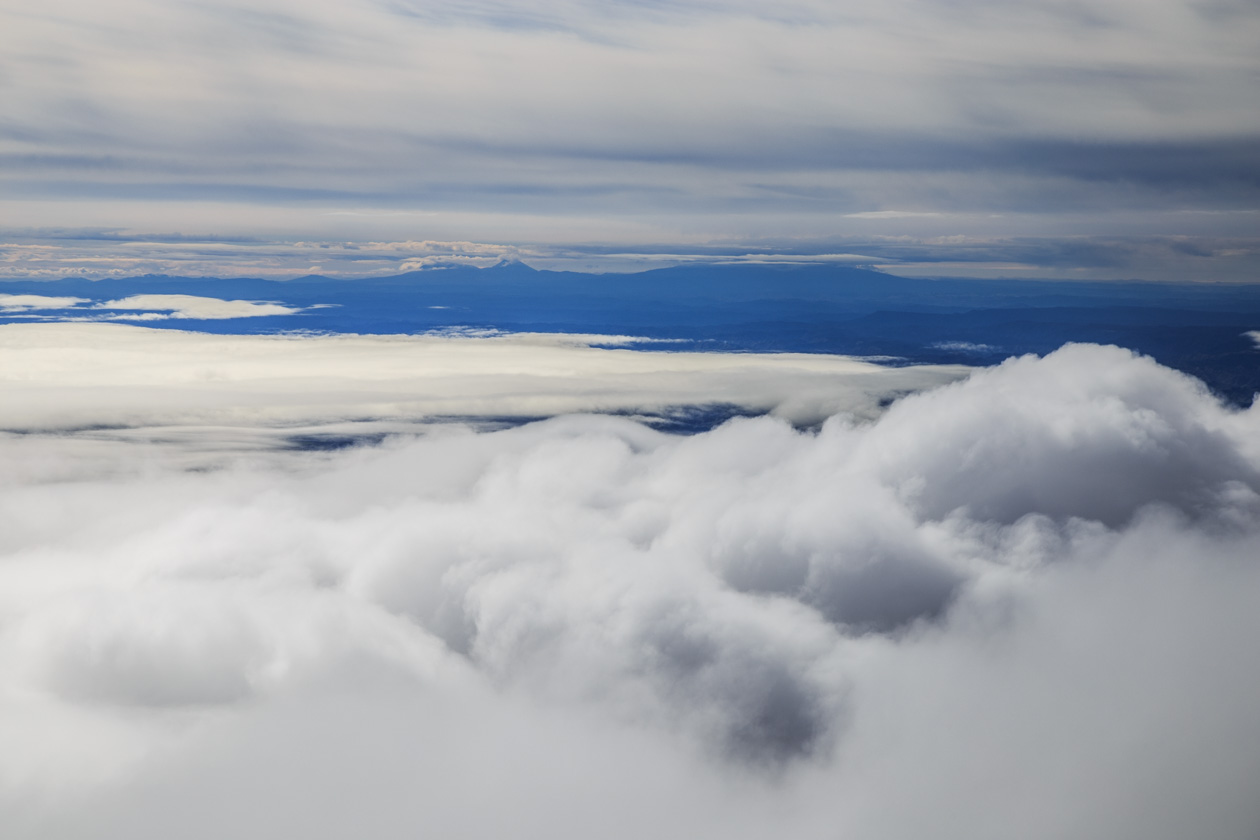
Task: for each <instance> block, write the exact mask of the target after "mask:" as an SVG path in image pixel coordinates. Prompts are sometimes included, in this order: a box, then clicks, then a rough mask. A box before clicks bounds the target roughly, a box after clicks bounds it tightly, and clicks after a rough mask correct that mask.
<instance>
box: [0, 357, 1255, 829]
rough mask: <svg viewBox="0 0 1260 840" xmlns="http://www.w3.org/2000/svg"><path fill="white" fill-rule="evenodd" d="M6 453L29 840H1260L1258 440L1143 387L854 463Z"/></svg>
mask: <svg viewBox="0 0 1260 840" xmlns="http://www.w3.org/2000/svg"><path fill="white" fill-rule="evenodd" d="M0 447H2V448H3V451H4V457H5V458H6V463H9V464H10V465H11V469H12V475H13V476H14V480H12V481H10V482H9V483H8V484H7V485H6V486H5V488H4V489H3V491H2V495H0V515H3V522H0V552H2V554H0V557H2V559H0V675H2V676H0V681H2V682H0V706H2V707H0V791H2V794H0V809H2V810H0V824H4V825H6V826H7V827H8V829H9V830H7V831H6V835H7V836H13V837H41V838H48V837H54V838H57V837H94V838H99V837H119V838H121V837H126V838H145V837H153V838H157V837H171V836H180V837H207V838H208V837H223V836H234V837H276V836H304V837H336V836H344V835H345V833H347V832H348V831H352V832H354V833H366V834H369V835H371V836H373V837H399V838H401V837H414V836H417V835H421V834H423V835H426V836H466V837H482V836H495V835H505V834H506V835H511V836H544V835H545V836H552V837H588V836H601V837H626V838H630V837H636V838H637V837H643V836H648V835H654V836H686V837H714V838H716V837H722V838H732V837H765V836H770V835H771V834H773V835H774V836H784V837H806V838H809V837H837V836H841V837H850V836H864V837H881V838H921V837H925V836H931V837H958V838H969V839H970V838H1009V837H1014V836H1019V837H1030V838H1059V837H1071V836H1098V837H1112V838H1143V840H1147V839H1148V838H1183V837H1187V836H1208V837H1243V836H1254V835H1255V834H1256V832H1257V830H1258V829H1260V810H1258V809H1257V807H1256V804H1255V797H1254V780H1255V779H1256V778H1258V777H1260V749H1257V747H1258V746H1260V717H1258V716H1257V715H1256V714H1255V710H1254V698H1255V697H1257V696H1260V653H1258V652H1257V646H1256V645H1255V639H1256V638H1260V614H1258V613H1257V612H1256V610H1255V603H1256V597H1257V595H1260V473H1258V472H1257V470H1258V469H1260V409H1252V410H1251V411H1247V412H1234V411H1230V410H1227V409H1225V408H1223V407H1222V406H1221V405H1220V404H1219V403H1218V402H1216V401H1215V400H1214V399H1213V398H1212V396H1211V395H1209V394H1208V393H1207V392H1206V391H1205V390H1204V389H1203V388H1202V387H1201V386H1199V385H1198V384H1197V383H1196V382H1194V381H1193V380H1190V379H1188V378H1186V377H1184V376H1182V375H1180V374H1178V373H1175V372H1173V371H1170V370H1167V369H1165V368H1161V367H1159V366H1157V365H1156V364H1155V363H1153V362H1151V361H1150V360H1148V359H1144V358H1140V357H1136V356H1134V355H1132V354H1130V353H1128V352H1126V351H1122V350H1118V349H1115V348H1101V347H1093V346H1071V347H1067V348H1065V349H1063V350H1061V351H1059V352H1057V353H1055V354H1053V355H1051V356H1049V357H1047V358H1045V359H1035V358H1024V359H1016V360H1011V361H1009V362H1007V363H1006V364H1004V365H1001V366H999V367H997V368H994V369H989V370H985V371H981V372H978V373H976V374H974V375H973V376H972V377H971V378H969V379H968V380H966V381H963V382H958V383H955V384H951V385H945V386H943V387H939V388H937V389H935V390H931V391H927V392H924V393H921V394H918V395H914V396H910V397H906V398H904V399H902V400H900V401H898V402H897V403H895V404H894V405H892V407H891V408H889V409H888V411H887V412H886V413H885V414H884V415H883V416H882V417H880V418H879V419H877V420H874V421H870V422H867V421H858V420H855V419H853V418H852V416H847V417H846V416H844V415H840V416H837V417H834V418H832V419H831V420H829V421H828V422H827V423H826V424H824V425H823V426H822V428H821V429H820V430H818V431H817V432H800V431H796V430H794V429H793V428H792V427H791V426H789V425H788V424H787V423H785V422H783V421H781V420H779V419H776V418H773V417H762V418H756V419H737V420H733V421H731V422H729V423H727V424H725V425H723V426H721V427H719V428H717V429H715V430H714V431H712V432H708V433H705V434H700V435H695V436H692V437H677V436H670V435H666V434H662V433H659V432H656V431H653V430H651V429H649V428H646V427H644V426H642V425H640V424H638V423H635V422H633V421H631V420H628V419H623V418H616V417H606V416H605V417H601V416H567V417H558V418H555V419H552V420H547V421H544V422H539V423H534V424H530V425H526V426H520V427H517V428H513V429H509V430H505V431H495V432H476V431H473V430H471V429H469V428H466V427H460V426H453V425H448V426H436V427H433V428H431V429H430V430H428V431H427V432H426V433H425V434H423V435H421V436H414V435H412V436H399V437H395V438H391V439H389V440H386V441H385V442H384V443H382V444H381V445H379V446H374V447H363V448H353V449H349V450H343V451H340V452H336V453H312V452H279V453H271V454H270V455H268V456H267V457H265V458H264V457H261V456H257V455H243V454H242V455H238V456H235V457H234V458H232V459H229V460H227V461H224V462H220V467H219V468H218V469H216V470H212V471H208V472H207V471H196V472H187V471H182V470H180V469H177V468H175V467H172V466H171V464H172V463H175V462H172V461H169V460H168V459H167V456H168V455H169V453H164V454H162V455H160V456H159V455H158V454H156V450H153V449H151V448H150V445H149V444H143V443H125V442H121V441H119V440H115V439H102V438H93V437H85V436H73V437H55V436H42V435H23V436H16V435H15V436H10V437H8V438H5V439H0Z"/></svg>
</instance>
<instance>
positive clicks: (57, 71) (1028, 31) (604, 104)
mask: <svg viewBox="0 0 1260 840" xmlns="http://www.w3.org/2000/svg"><path fill="white" fill-rule="evenodd" d="M1257 43H1260V7H1258V6H1257V5H1256V4H1255V3H1254V2H1248V0H1198V2H1190V0H1141V2H1139V0H1100V2H1092V3H1081V2H1075V0H1030V2H1020V3H1014V2H1005V0H891V2H886V3H879V4H871V3H857V2H841V1H840V0H837V1H836V2H821V1H820V0H787V2H782V3H775V4H773V6H770V5H767V4H764V3H751V2H740V1H739V0H734V1H733V2H709V0H677V2H669V0H659V1H657V2H623V3H607V2H594V0H539V2H535V3H530V4H528V5H525V4H519V3H507V2H493V0H482V1H481V2H460V3H456V2H443V1H442V0H305V2H297V0H261V2H252V3H248V4H245V3H236V2H191V1H190V2H182V1H181V0H111V2H108V3H97V2H87V0H49V2H42V3H38V4H30V3H26V2H18V0H5V2H3V3H0V275H2V276H10V277H50V278H51V277H57V276H64V275H66V274H84V275H89V276H100V275H103V274H111V273H113V274H124V275H125V274H143V273H149V272H156V273H171V274H186V275H240V274H252V275H260V276H276V277H284V276H296V275H300V274H304V273H308V272H316V273H324V274H330V275H338V276H360V275H371V274H389V273H394V272H398V271H403V270H411V269H415V268H419V267H423V266H426V265H432V264H435V263H448V262H452V261H465V262H471V263H472V264H477V265H488V264H491V263H493V262H494V261H496V260H498V259H500V258H502V257H505V256H506V257H513V258H519V259H524V260H526V261H527V262H529V263H530V264H533V265H536V266H539V267H553V268H569V269H575V270H584V271H633V270H638V269H641V268H645V267H651V266H656V265H664V264H672V263H678V262H686V261H690V260H696V259H707V260H713V259H720V260H728V261H730V260H733V261H739V260H748V259H756V260H766V259H789V260H792V259H798V260H799V259H802V258H809V259H814V260H833V261H843V262H849V263H856V264H863V265H875V266H880V267H882V268H883V269H884V270H887V271H892V272H895V273H902V274H907V275H916V276H935V275H956V276H962V275H967V276H983V277H992V276H1003V277H1049V278H1070V279H1135V278H1138V279H1149V280H1191V281H1199V280H1205V281H1246V280H1255V279H1256V277H1257V267H1258V266H1260V256H1258V254H1260V244H1258V242H1260V237H1257V235H1256V230H1257V229H1258V228H1260V151H1257V150H1258V149H1260V142H1258V141H1260V53H1258V51H1257V50H1256V49H1255V45H1256V44H1257Z"/></svg>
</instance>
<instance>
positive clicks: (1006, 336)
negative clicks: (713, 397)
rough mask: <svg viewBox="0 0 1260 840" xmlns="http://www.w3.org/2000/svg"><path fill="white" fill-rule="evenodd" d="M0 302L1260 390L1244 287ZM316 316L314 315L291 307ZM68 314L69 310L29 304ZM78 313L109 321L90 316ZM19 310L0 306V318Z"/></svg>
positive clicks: (270, 328)
mask: <svg viewBox="0 0 1260 840" xmlns="http://www.w3.org/2000/svg"><path fill="white" fill-rule="evenodd" d="M0 293H8V294H39V295H55V296H67V297H79V298H85V299H88V300H91V301H93V302H94V303H97V304H99V303H103V302H106V301H110V300H117V299H120V298H124V297H127V296H129V295H137V294H183V295H198V296H205V297H215V298H223V299H243V300H256V301H276V302H281V303H284V304H287V305H289V306H293V307H302V308H303V311H301V312H299V313H297V314H294V315H286V316H268V317H259V318H234V319H226V320H196V319H171V320H164V321H145V322H144V323H145V324H146V325H147V326H153V327H159V328H172V329H194V330H200V331H204V332H214V333H232V334H259V333H272V332H280V331H291V330H303V331H312V332H335V333H363V334H393V333H420V332H427V331H431V330H441V329H447V328H452V327H470V328H476V329H496V330H501V331H506V332H518V331H537V332H565V333H598V334H612V335H635V336H641V337H644V338H650V339H671V340H673V343H670V344H654V345H651V346H652V347H653V348H654V349H666V350H670V349H677V350H712V351H725V352H750V351H758V352H784V351H791V352H811V353H843V354H853V355H865V356H885V357H896V358H895V359H891V360H888V361H889V363H893V364H910V363H964V364H993V363H996V362H998V361H1001V360H1002V359H1003V358H1006V357H1008V356H1011V355H1019V354H1023V353H1047V352H1050V351H1052V350H1054V349H1056V348H1057V347H1059V346H1061V345H1062V344H1064V343H1065V342H1069V341H1088V342H1097V343H1103V344H1117V345H1120V346H1123V347H1129V348H1131V349H1134V350H1137V351H1139V352H1142V353H1146V354H1148V355H1151V356H1153V357H1154V358H1155V359H1156V360H1157V361H1159V362H1161V363H1163V364H1165V365H1168V366H1170V367H1174V368H1177V369H1179V370H1182V371H1185V372H1187V373H1190V374H1192V375H1194V376H1197V377H1198V378H1200V379H1201V380H1203V381H1204V382H1205V383H1207V384H1208V385H1209V386H1210V387H1211V388H1212V389H1213V390H1214V391H1216V392H1217V393H1218V394H1219V395H1220V396H1222V397H1223V398H1225V399H1227V400H1229V401H1231V402H1233V403H1235V404H1237V405H1249V404H1250V403H1251V400H1252V398H1253V396H1254V394H1255V393H1256V392H1257V391H1260V352H1257V348H1256V343H1255V342H1254V341H1252V340H1251V339H1250V338H1249V337H1248V336H1247V335H1246V333H1247V332H1248V331H1251V330H1260V284H1241V285H1234V284H1206V283H1178V284H1168V283H1148V282H1140V281H1131V282H1122V283H1115V282H1084V281H1072V282H1065V281H1051V280H1023V279H1020V280H976V279H960V278H933V279H923V278H904V277H897V276H894V275H891V274H885V273H883V272H879V271H874V270H871V269H866V268H860V267H853V266H837V265H796V264H789V265H775V264H736V265H713V264H703V265H701V264H692V265H683V266H676V267H671V268H660V269H654V270H651V271H644V272H640V273H636V274H584V273H580V272H564V271H545V270H537V269H534V268H532V267H530V266H528V265H526V264H524V263H520V262H502V263H500V264H498V265H496V266H492V267H489V268H476V267H472V266H466V265H461V266H449V267H438V268H428V269H425V270H422V271H414V272H408V273H404V274H397V275H390V276H382V277H363V278H354V279H341V278H330V277H323V276H319V275H309V276H305V277H298V278H292V279H263V278H251V277H229V278H217V277H172V276H163V275H145V276H137V277H105V278H99V279H90V278H77V277H67V278H62V279H58V280H7V281H3V282H0ZM314 306H318V307H319V308H306V307H314ZM39 314H40V315H42V316H52V317H54V318H58V317H70V316H73V315H77V316H82V315H83V314H85V313H84V312H83V310H82V309H79V310H62V311H58V312H52V311H45V312H41V313H39ZM92 314H105V315H109V314H125V313H121V312H118V311H115V312H114V313H110V312H109V310H93V311H92ZM26 320H30V314H29V313H26V314H23V313H19V312H8V313H3V312H0V323H3V322H11V321H26Z"/></svg>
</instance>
